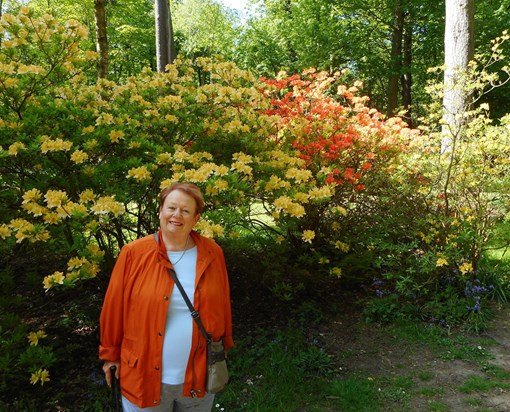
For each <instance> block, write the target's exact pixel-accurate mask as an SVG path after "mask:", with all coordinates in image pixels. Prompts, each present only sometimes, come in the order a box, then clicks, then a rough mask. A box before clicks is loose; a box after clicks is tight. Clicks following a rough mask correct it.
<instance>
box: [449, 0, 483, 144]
mask: <svg viewBox="0 0 510 412" xmlns="http://www.w3.org/2000/svg"><path fill="white" fill-rule="evenodd" d="M474 10H475V3H474V0H446V21H445V23H446V24H445V36H444V55H445V60H444V63H445V72H444V97H443V110H444V115H443V119H444V121H445V125H444V126H443V141H442V149H443V151H444V150H448V149H449V148H451V147H450V146H451V145H452V144H453V141H454V140H455V139H456V138H457V137H458V136H459V133H460V131H461V129H462V126H463V125H464V123H465V121H466V119H465V116H464V113H465V112H466V110H468V108H469V100H470V96H469V93H468V91H467V90H466V87H465V86H466V85H465V80H466V79H465V71H466V70H467V68H468V63H469V61H470V60H471V59H472V58H473V53H474V29H473V21H474Z"/></svg>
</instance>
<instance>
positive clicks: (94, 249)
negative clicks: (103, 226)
mask: <svg viewBox="0 0 510 412" xmlns="http://www.w3.org/2000/svg"><path fill="white" fill-rule="evenodd" d="M87 250H88V252H89V253H90V256H91V257H92V258H94V259H100V258H102V257H103V256H104V254H105V252H104V251H103V250H101V249H100V247H99V246H98V245H96V244H94V243H90V244H88V245H87Z"/></svg>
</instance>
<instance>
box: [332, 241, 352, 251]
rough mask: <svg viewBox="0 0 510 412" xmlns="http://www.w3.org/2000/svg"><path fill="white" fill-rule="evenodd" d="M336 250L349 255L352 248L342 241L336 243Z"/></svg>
mask: <svg viewBox="0 0 510 412" xmlns="http://www.w3.org/2000/svg"><path fill="white" fill-rule="evenodd" d="M335 248H336V249H339V250H341V251H342V252H345V253H347V252H348V251H349V249H350V246H349V245H348V244H347V243H344V242H341V241H340V240H337V241H336V242H335Z"/></svg>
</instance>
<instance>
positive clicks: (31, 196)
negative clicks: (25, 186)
mask: <svg viewBox="0 0 510 412" xmlns="http://www.w3.org/2000/svg"><path fill="white" fill-rule="evenodd" d="M41 197H42V193H41V192H40V191H39V190H38V189H30V190H27V191H26V192H25V193H24V194H23V202H21V203H22V204H25V203H29V202H37V201H38V200H39V199H40V198H41Z"/></svg>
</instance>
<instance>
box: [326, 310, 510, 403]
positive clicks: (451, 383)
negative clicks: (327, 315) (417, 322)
mask: <svg viewBox="0 0 510 412" xmlns="http://www.w3.org/2000/svg"><path fill="white" fill-rule="evenodd" d="M509 319H510V309H508V308H505V309H501V310H499V311H498V312H497V315H496V318H495V319H494V320H493V321H492V322H491V326H490V329H489V330H488V331H487V332H486V333H484V334H482V335H480V336H475V335H472V336H468V337H467V339H466V341H465V342H464V341H462V342H461V343H459V345H458V348H457V349H456V350H458V351H459V354H460V353H464V356H462V355H459V357H460V358H466V359H460V360H459V359H455V358H456V357H457V355H456V353H455V352H454V351H452V350H449V348H444V349H442V348H436V349H435V350H434V348H430V346H429V345H425V344H423V343H420V342H409V341H408V340H407V339H404V340H403V339H400V338H399V336H394V335H392V332H391V328H386V327H380V326H378V325H375V324H365V323H364V322H363V319H362V316H361V311H351V312H350V313H345V314H343V315H341V316H339V317H338V318H337V319H336V320H334V321H332V322H331V323H329V324H328V325H324V327H323V328H322V331H321V335H322V336H323V339H324V342H325V344H326V346H327V347H328V350H329V352H330V353H332V354H334V355H335V358H336V362H337V364H338V365H339V369H340V370H341V373H342V374H343V375H344V376H345V377H346V376H348V375H349V374H352V373H355V372H362V373H363V374H366V375H368V376H369V377H374V378H377V377H385V378H391V377H394V378H396V377H399V376H400V377H406V378H409V379H411V380H412V382H413V385H412V389H411V390H410V392H411V393H409V394H408V395H409V396H406V402H405V404H406V406H405V407H404V408H403V409H402V406H391V405H389V406H388V408H387V409H386V410H388V411H400V410H402V411H433V410H439V411H451V412H468V411H498V412H504V411H505V412H507V411H510V389H507V388H505V386H506V385H508V373H510V350H509V349H510V347H509V345H510V325H509ZM423 327H427V326H426V325H424V326H423ZM478 350H479V351H484V352H485V351H487V352H489V354H488V356H487V359H486V360H481V357H480V356H477V354H476V352H477V351H478ZM470 353H472V354H473V356H472V357H471V356H469V354H470ZM500 368H501V369H500ZM494 371H496V373H498V372H499V373H500V374H501V373H506V375H505V379H503V381H502V382H503V384H502V385H498V379H497V376H495V375H494ZM473 377H481V378H482V379H480V380H476V382H478V381H481V382H484V381H486V382H493V383H492V384H490V385H489V386H494V387H493V388H488V389H487V388H486V389H484V390H482V391H476V390H473V391H468V390H467V389H465V391H463V390H462V388H463V387H464V386H465V385H466V384H467V383H468V382H469V381H470V380H472V379H473ZM501 386H503V387H501ZM466 392H467V393H466Z"/></svg>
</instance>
